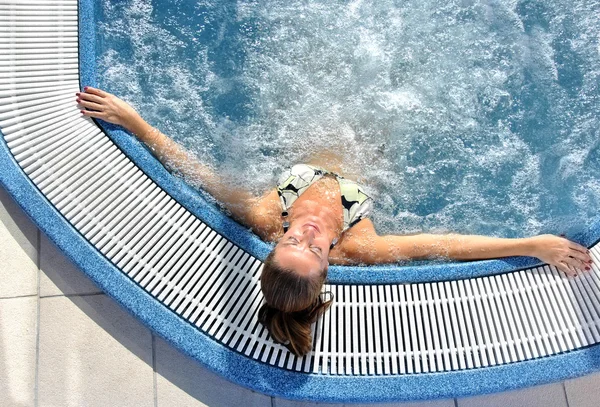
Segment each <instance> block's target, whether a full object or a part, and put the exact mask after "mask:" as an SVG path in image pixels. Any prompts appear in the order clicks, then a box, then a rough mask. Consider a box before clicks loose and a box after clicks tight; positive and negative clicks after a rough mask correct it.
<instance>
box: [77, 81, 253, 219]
mask: <svg viewBox="0 0 600 407" xmlns="http://www.w3.org/2000/svg"><path fill="white" fill-rule="evenodd" d="M77 96H78V99H77V102H78V103H79V104H80V105H81V106H83V107H84V108H85V110H82V111H81V112H82V113H83V114H84V115H85V116H88V117H94V118H98V119H102V120H104V121H107V122H109V123H114V124H117V125H120V126H122V127H124V128H125V129H126V130H128V131H129V132H130V133H133V134H134V135H135V136H136V137H137V138H138V139H139V140H140V141H142V142H144V143H146V144H147V145H148V146H149V147H150V148H151V149H152V151H153V152H154V154H155V156H156V157H157V158H158V159H159V160H160V161H161V162H162V163H163V164H164V165H165V166H167V168H172V169H176V170H177V171H178V172H180V173H181V174H182V175H184V176H185V177H186V178H189V179H191V180H194V181H197V182H199V183H200V184H201V185H202V188H203V189H204V190H205V191H207V192H208V193H209V194H211V195H212V196H213V197H214V198H215V199H216V200H217V201H219V202H221V203H222V204H223V205H224V206H225V207H226V208H227V209H228V210H229V211H230V212H231V214H232V215H233V217H234V218H236V219H237V220H238V221H240V222H241V223H243V224H245V225H247V226H249V227H253V226H254V224H253V223H254V218H255V216H254V215H255V214H254V212H255V211H256V210H257V209H258V207H259V206H260V199H259V198H256V197H254V196H252V195H251V194H250V193H249V192H248V191H240V190H239V189H234V187H233V186H232V185H229V184H228V183H227V182H224V180H222V179H221V177H219V175H218V174H216V173H215V172H214V171H213V170H212V169H211V168H210V167H209V166H208V165H205V164H203V163H201V162H199V161H198V160H197V159H196V158H194V157H193V156H192V155H191V154H189V153H188V152H187V151H186V150H185V149H184V148H183V147H182V146H180V145H179V144H177V143H176V142H175V141H173V140H172V139H170V138H169V137H167V136H165V135H164V134H162V133H161V132H160V131H158V130H157V129H155V128H153V127H152V126H150V125H149V124H148V123H146V121H145V120H144V119H143V118H142V117H141V116H140V115H139V114H138V113H137V112H136V111H135V109H133V108H132V107H131V106H130V105H128V104H127V103H126V102H124V101H122V100H121V99H119V98H117V97H116V96H114V95H112V94H110V93H108V92H104V91H102V90H100V89H95V88H92V87H86V88H84V92H80V93H78V94H77Z"/></svg>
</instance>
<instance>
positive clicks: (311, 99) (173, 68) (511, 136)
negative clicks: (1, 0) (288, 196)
mask: <svg viewBox="0 0 600 407" xmlns="http://www.w3.org/2000/svg"><path fill="white" fill-rule="evenodd" d="M153 4H156V3H152V2H150V1H147V0H136V1H132V2H128V3H118V4H116V3H111V2H109V1H108V0H103V1H102V7H103V11H104V13H105V14H106V15H107V22H106V23H102V24H101V25H100V29H99V32H100V34H102V35H103V36H104V37H105V39H104V40H103V44H104V46H105V47H106V48H105V49H104V50H103V51H102V54H101V57H100V59H99V68H100V69H99V70H100V74H101V76H102V86H105V87H106V88H107V89H108V90H109V91H112V92H115V93H117V94H118V95H119V96H121V97H123V98H124V99H126V100H128V101H130V102H131V103H132V104H134V105H135V106H136V108H138V110H140V112H141V113H142V114H143V115H144V117H146V118H147V119H148V120H149V121H150V122H151V123H152V124H153V125H156V126H158V127H159V128H160V129H161V130H163V131H164V132H165V133H167V134H170V135H172V136H173V137H174V138H175V139H177V140H178V141H180V142H181V143H182V144H184V145H185V146H186V147H187V148H189V149H190V150H192V151H193V152H194V153H195V154H196V155H197V156H198V157H199V158H200V159H201V160H206V161H207V162H210V163H212V164H214V165H217V166H218V168H219V169H220V171H222V172H224V173H226V174H228V175H229V176H230V177H231V178H232V179H233V180H234V181H232V182H235V183H237V184H238V185H240V186H241V187H248V186H249V185H251V186H252V188H253V190H254V191H255V192H258V191H261V190H264V189H266V188H270V187H271V186H272V182H273V180H274V179H275V176H276V174H277V173H278V172H280V171H281V170H283V168H284V167H286V166H288V165H289V164H292V163H294V162H299V161H306V160H307V159H310V157H312V156H314V155H316V154H317V153H319V152H320V151H323V150H327V151H333V152H334V153H335V154H337V155H339V156H340V158H341V159H342V160H343V162H344V165H343V170H344V171H346V172H347V173H352V174H356V173H360V174H363V175H364V178H365V182H366V183H367V184H368V186H369V187H370V188H371V190H372V191H373V194H374V195H375V196H376V197H377V205H376V210H377V214H376V215H375V219H376V223H377V224H378V225H379V229H380V231H381V232H382V233H403V232H406V231H409V232H416V231H428V230H429V231H431V230H448V231H451V230H455V231H460V232H463V233H486V234H496V235H511V236H513V235H514V236H519V235H525V234H534V233H538V232H542V231H545V232H559V231H560V230H565V229H567V227H568V226H569V223H570V222H581V219H586V218H588V217H590V216H593V215H594V214H595V213H596V212H597V209H598V205H599V204H600V188H599V187H598V184H599V182H598V179H599V178H598V175H597V174H594V173H593V172H592V170H591V169H590V168H589V165H586V164H585V163H586V157H587V156H588V154H589V151H590V148H589V145H590V143H592V144H593V143H594V142H595V139H594V138H597V136H598V133H597V129H598V128H599V127H600V118H598V116H597V112H598V111H599V107H600V106H598V105H599V103H600V102H599V101H598V100H599V98H598V91H599V89H598V78H599V77H600V70H598V68H597V67H598V66H600V65H599V63H600V47H598V43H599V42H600V37H598V35H597V33H598V32H599V31H600V30H599V29H600V16H599V15H598V13H597V12H595V11H594V4H591V3H589V2H587V1H583V0H581V1H575V2H571V1H567V0H557V1H548V2H543V3H528V4H524V3H522V2H517V1H516V0H510V1H509V0H505V1H502V2H493V3H489V4H483V3H476V2H472V3H470V2H461V3H459V4H457V3H447V4H446V3H444V4H440V3H439V2H436V1H433V0H425V1H408V2H404V3H402V4H401V5H398V4H396V2H394V1H391V0H390V1H387V0H378V1H369V0H354V1H351V2H349V3H344V2H329V1H321V2H317V1H315V2H304V3H297V2H293V3H290V2H288V1H260V0H259V1H238V2H236V3H231V4H230V3H227V4H225V3H222V2H210V1H206V2H202V1H199V2H197V3H194V4H193V5H189V4H188V5H187V8H185V7H184V6H186V5H185V4H184V3H181V4H179V3H178V2H167V1H165V2H163V3H161V4H160V6H157V7H153ZM180 7H184V8H185V12H186V13H192V14H193V15H195V16H197V17H196V18H191V17H190V15H188V14H185V15H184V14H182V13H181V12H180V10H179V8H180ZM159 20H160V21H161V23H160V24H159V22H158V21H159ZM113 44H114V45H113ZM127 50H130V52H129V53H128V52H126V51H127ZM219 52H221V53H223V52H224V53H227V55H226V57H224V58H223V57H221V58H220V57H218V56H216V55H218V53H219ZM181 58H183V60H181ZM236 89H237V90H239V89H241V90H240V91H237V90H236ZM236 92H238V93H239V95H242V96H243V97H246V99H245V104H244V105H243V106H242V107H241V110H240V111H241V113H240V111H236V110H235V109H233V108H232V107H231V106H232V105H231V103H235V100H236V99H235V97H233V98H232V99H231V101H230V99H227V98H231V97H232V95H234V96H235V93H236ZM223 101H225V102H223ZM223 112H228V113H223ZM236 113H237V114H238V116H236ZM227 114H231V115H230V117H226V115H227ZM332 160H334V159H332ZM331 162H333V161H331ZM323 164H324V165H327V162H324V163H323ZM555 174H558V175H559V176H555ZM572 185H575V186H579V185H585V186H586V188H585V193H582V190H581V188H580V187H573V186H572ZM563 191H566V193H568V194H570V195H569V196H568V199H558V198H556V194H557V193H562V192H563ZM427 200H430V201H427ZM428 202H429V203H428ZM548 202H556V205H558V206H556V207H549V206H548ZM565 205H566V206H565ZM594 205H595V206H594ZM565 213H571V214H573V215H572V217H571V218H569V217H568V216H566V215H564V214H565ZM553 216H555V218H554V220H552V217H553ZM557 219H558V220H557ZM582 227H583V225H581V228H582Z"/></svg>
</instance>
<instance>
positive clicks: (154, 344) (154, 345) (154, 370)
mask: <svg viewBox="0 0 600 407" xmlns="http://www.w3.org/2000/svg"><path fill="white" fill-rule="evenodd" d="M150 335H151V338H152V387H153V389H154V407H158V388H157V386H156V382H157V380H156V336H154V333H152V332H150Z"/></svg>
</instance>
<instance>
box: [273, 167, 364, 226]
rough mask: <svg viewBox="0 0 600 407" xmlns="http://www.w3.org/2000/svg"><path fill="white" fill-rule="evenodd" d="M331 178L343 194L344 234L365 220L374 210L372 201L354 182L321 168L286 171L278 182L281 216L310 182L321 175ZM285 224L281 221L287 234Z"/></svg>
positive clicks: (286, 224)
mask: <svg viewBox="0 0 600 407" xmlns="http://www.w3.org/2000/svg"><path fill="white" fill-rule="evenodd" d="M329 174H331V175H333V176H335V178H336V179H337V181H338V184H339V185H340V192H341V195H342V208H343V210H344V230H343V231H344V232H345V231H346V230H347V229H349V228H351V227H352V226H354V225H355V224H356V223H358V221H360V220H361V219H362V218H364V217H367V216H368V215H369V213H370V212H371V209H372V207H373V198H371V197H370V196H369V195H367V194H366V193H365V191H364V189H363V187H362V186H361V185H359V184H357V183H356V182H354V181H350V180H347V179H345V178H344V177H342V176H340V175H337V174H335V173H333V172H330V171H327V170H325V169H323V168H320V167H316V166H312V165H308V164H296V165H294V166H293V167H292V168H290V169H288V170H286V171H284V172H283V174H281V176H280V177H279V181H278V182H277V193H278V195H279V200H280V201H281V208H282V212H281V215H282V216H283V217H284V218H285V217H286V216H287V215H288V210H289V208H291V206H292V205H293V204H294V202H295V201H296V199H298V198H299V197H300V195H302V194H303V193H304V191H306V190H307V189H308V187H310V186H311V185H312V184H313V183H315V182H317V181H318V180H319V179H321V178H322V177H323V176H324V175H329ZM288 226H289V223H288V222H284V230H285V231H287V227H288Z"/></svg>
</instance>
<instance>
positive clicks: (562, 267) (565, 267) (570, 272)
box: [555, 262, 577, 277]
mask: <svg viewBox="0 0 600 407" xmlns="http://www.w3.org/2000/svg"><path fill="white" fill-rule="evenodd" d="M555 266H556V268H557V269H559V270H560V271H562V272H563V273H565V274H566V275H568V276H570V277H575V276H576V275H577V273H576V272H575V271H574V270H572V269H571V268H570V267H569V266H568V265H567V264H565V263H564V262H560V263H557V264H555Z"/></svg>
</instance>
